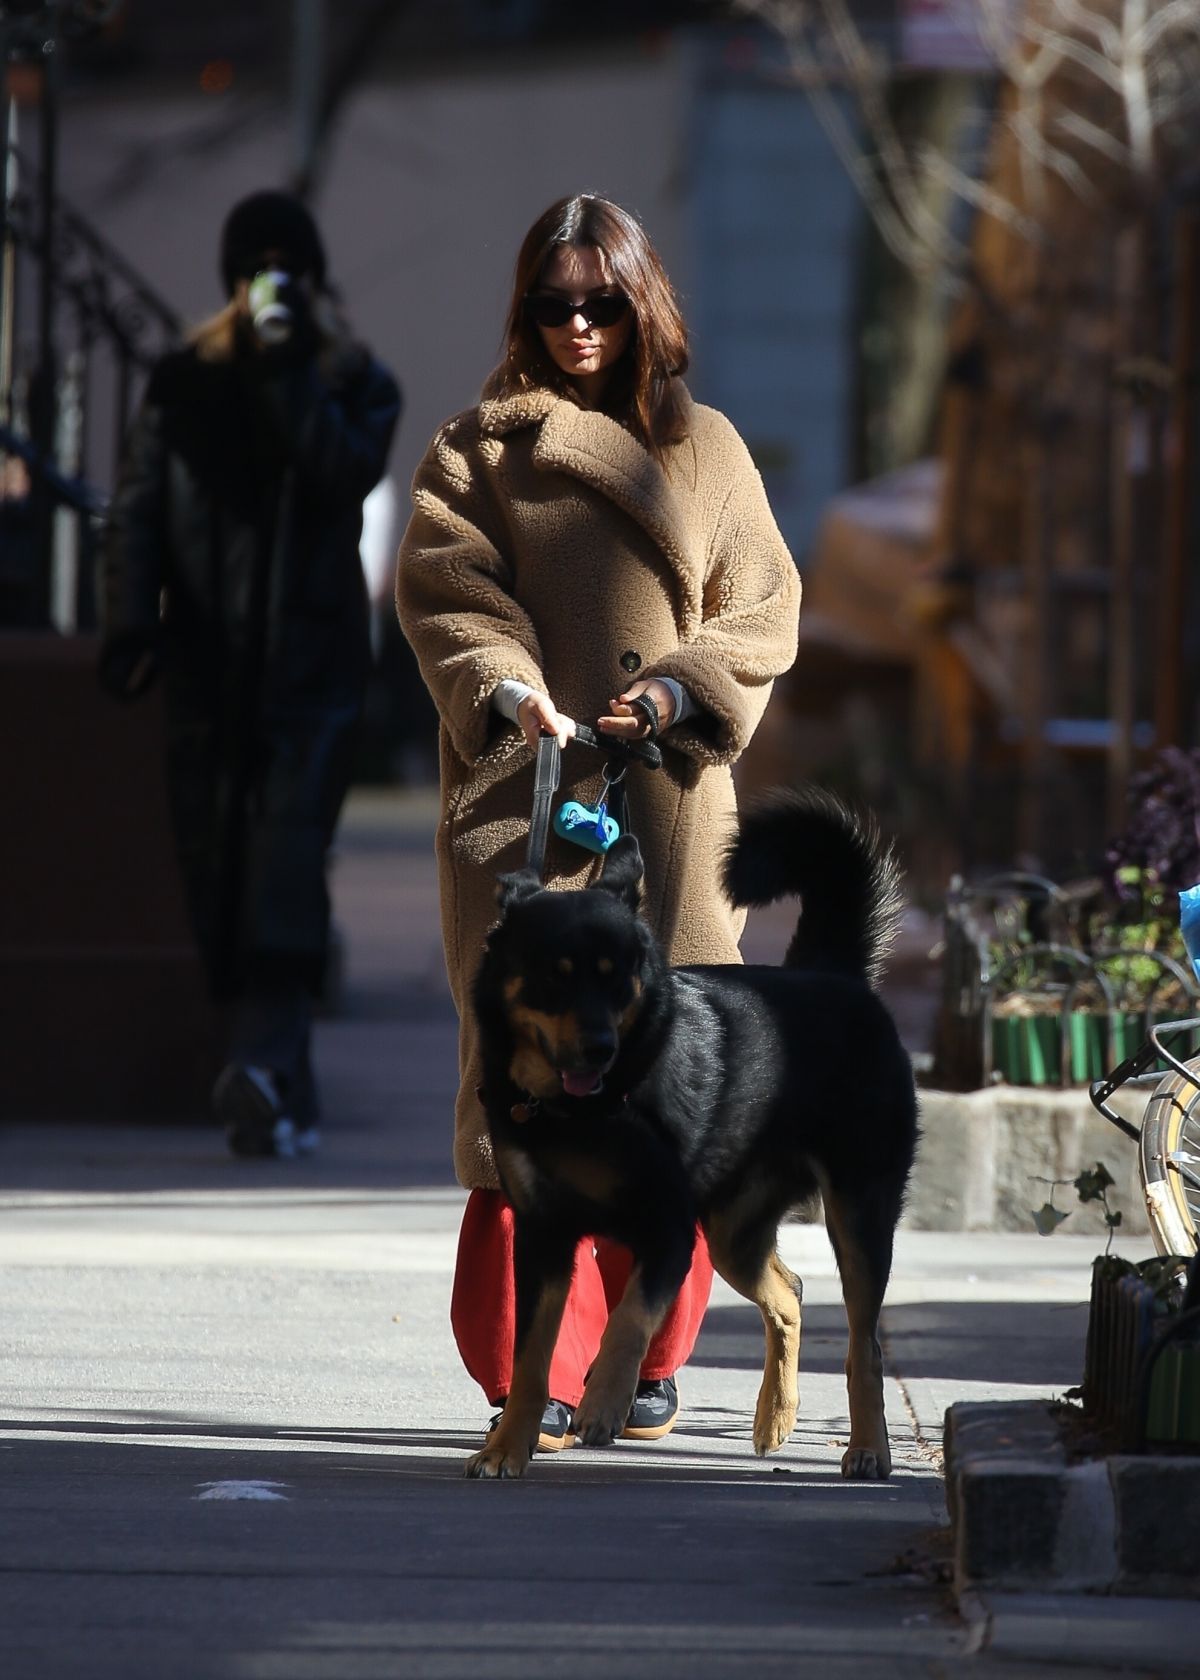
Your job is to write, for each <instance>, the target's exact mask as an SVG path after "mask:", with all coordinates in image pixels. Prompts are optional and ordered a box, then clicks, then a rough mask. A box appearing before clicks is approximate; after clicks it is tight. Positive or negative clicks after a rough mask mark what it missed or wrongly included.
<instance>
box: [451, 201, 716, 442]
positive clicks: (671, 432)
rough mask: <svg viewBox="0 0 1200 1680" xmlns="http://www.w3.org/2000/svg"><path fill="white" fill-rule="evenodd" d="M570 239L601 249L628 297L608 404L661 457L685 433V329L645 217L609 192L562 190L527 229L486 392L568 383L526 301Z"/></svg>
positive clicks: (615, 280) (612, 276)
mask: <svg viewBox="0 0 1200 1680" xmlns="http://www.w3.org/2000/svg"><path fill="white" fill-rule="evenodd" d="M564 245H567V246H589V245H590V246H594V247H595V248H596V249H597V250H598V251H600V252H601V253H602V254H603V256H604V260H605V266H606V268H607V271H608V275H609V277H610V279H611V280H612V283H613V284H614V285H615V286H619V287H620V288H621V290H622V291H623V292H624V293H625V296H626V297H627V298H628V299H629V302H630V305H631V307H632V309H633V313H634V330H633V332H632V333H631V334H630V339H629V346H628V348H627V349H626V351H625V353H624V355H623V356H622V358H621V360H620V362H618V364H617V366H616V367H615V368H614V369H613V377H612V380H611V381H610V383H609V386H608V388H607V390H606V391H605V400H604V404H603V407H604V409H605V411H606V412H607V413H609V414H611V415H612V416H613V418H614V419H617V420H620V421H621V422H622V424H624V425H625V426H627V427H628V428H629V430H630V431H631V432H632V433H633V435H634V436H635V437H636V438H637V439H638V440H639V442H640V443H642V444H643V445H644V446H645V448H646V449H648V450H649V451H650V453H651V454H652V455H654V456H656V457H661V455H662V452H663V450H664V448H665V447H666V446H667V444H670V443H677V442H679V440H680V438H682V437H683V436H684V435H685V434H686V431H687V421H686V413H685V407H684V397H683V392H682V390H681V388H680V385H679V383H678V381H679V376H680V375H681V374H683V373H685V372H686V371H687V365H688V339H687V328H686V326H685V325H684V322H683V316H682V315H681V314H680V312H679V304H678V302H677V301H676V297H675V293H674V290H673V289H672V286H671V282H670V281H669V280H668V279H667V274H666V270H665V269H664V268H663V265H662V263H661V261H660V260H659V256H658V253H657V251H655V249H654V247H653V245H651V243H650V241H649V239H648V238H647V236H646V233H645V231H644V229H643V228H642V226H641V224H640V222H638V221H637V220H636V219H635V218H634V217H633V216H631V215H630V214H629V212H628V210H622V208H621V206H620V205H619V204H614V203H613V202H612V201H611V199H607V198H597V197H596V196H595V195H594V194H592V193H577V194H576V195H575V196H574V197H573V198H560V199H559V200H558V202H557V203H555V204H552V205H551V206H550V208H549V209H548V210H546V211H544V212H543V214H542V215H540V216H539V217H538V219H537V221H536V222H534V224H533V226H532V227H531V228H530V230H529V232H528V233H527V234H526V235H525V238H524V240H523V241H522V244H521V249H520V251H519V252H518V254H517V266H516V272H515V274H514V276H513V291H512V299H511V302H510V303H509V307H508V319H507V320H506V322H505V327H504V335H505V353H504V360H503V361H502V362H501V363H500V365H499V367H497V368H496V370H495V372H494V373H493V374H492V375H491V377H490V378H489V380H488V382H487V384H486V385H485V387H484V391H485V393H486V394H487V395H488V396H489V397H506V396H512V395H513V394H514V393H516V392H517V391H525V390H529V389H530V388H531V387H533V386H538V385H549V386H550V387H552V388H555V389H558V390H562V391H567V390H568V389H570V388H571V383H570V380H569V378H568V376H567V375H566V374H565V373H563V372H562V371H561V370H560V369H559V368H558V367H556V365H555V363H554V362H553V360H552V359H551V357H550V356H548V355H547V353H546V348H545V346H544V344H543V343H542V337H541V334H540V333H539V331H538V329H537V327H535V326H534V325H533V323H532V322H531V321H529V320H528V319H527V317H526V314H525V299H526V298H527V297H528V295H529V293H530V292H531V291H534V290H535V289H536V287H537V284H538V281H539V280H540V278H541V276H542V273H543V272H544V270H545V268H546V264H547V263H548V262H549V260H550V258H551V257H552V256H553V255H554V253H555V251H556V250H558V249H559V248H560V247H562V246H564Z"/></svg>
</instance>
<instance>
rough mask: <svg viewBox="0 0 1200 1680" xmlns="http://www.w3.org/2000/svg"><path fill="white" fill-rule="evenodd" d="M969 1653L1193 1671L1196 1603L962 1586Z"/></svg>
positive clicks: (1197, 1660) (1199, 1616) (1199, 1625)
mask: <svg viewBox="0 0 1200 1680" xmlns="http://www.w3.org/2000/svg"><path fill="white" fill-rule="evenodd" d="M958 1607H959V1611H960V1613H961V1615H962V1618H963V1620H964V1622H965V1623H966V1624H967V1627H968V1628H969V1630H970V1645H969V1654H970V1655H972V1656H979V1655H982V1654H983V1653H987V1655H989V1656H992V1657H1009V1658H1012V1659H1015V1660H1017V1661H1020V1660H1022V1659H1025V1660H1027V1661H1035V1662H1050V1663H1069V1664H1071V1665H1073V1666H1074V1667H1075V1671H1076V1672H1077V1671H1078V1669H1077V1665H1080V1664H1083V1663H1088V1664H1093V1665H1095V1667H1096V1668H1097V1669H1103V1670H1104V1671H1105V1672H1109V1671H1111V1670H1112V1669H1114V1668H1117V1667H1119V1668H1120V1669H1121V1671H1122V1672H1128V1671H1132V1672H1135V1673H1139V1674H1141V1673H1145V1672H1146V1671H1147V1670H1150V1671H1151V1672H1153V1673H1155V1674H1158V1673H1161V1672H1162V1671H1163V1670H1164V1669H1169V1670H1172V1671H1177V1672H1179V1673H1181V1674H1195V1672H1196V1670H1197V1667H1200V1605H1196V1604H1188V1603H1182V1602H1180V1601H1179V1600H1177V1599H1162V1598H1089V1599H1087V1600H1086V1601H1084V1600H1081V1599H1080V1598H1079V1597H1078V1595H1068V1594H1065V1593H999V1592H974V1591H969V1592H965V1593H963V1594H962V1595H961V1596H960V1598H959V1606H958Z"/></svg>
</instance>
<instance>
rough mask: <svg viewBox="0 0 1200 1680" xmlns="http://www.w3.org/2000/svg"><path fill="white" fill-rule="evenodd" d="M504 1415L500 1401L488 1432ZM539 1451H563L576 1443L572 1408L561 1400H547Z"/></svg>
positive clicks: (489, 1431) (489, 1432) (502, 1403)
mask: <svg viewBox="0 0 1200 1680" xmlns="http://www.w3.org/2000/svg"><path fill="white" fill-rule="evenodd" d="M503 1416H504V1402H503V1401H501V1402H500V1410H499V1411H498V1412H497V1413H496V1415H495V1417H494V1418H492V1419H491V1421H490V1422H489V1424H488V1426H487V1430H486V1433H487V1434H488V1435H490V1434H491V1433H492V1431H493V1430H494V1429H495V1428H496V1427H497V1425H498V1424H499V1422H500V1419H501V1418H502V1417H503ZM537 1444H538V1451H539V1452H561V1451H562V1449H563V1448H564V1447H571V1446H574V1444H575V1437H574V1435H573V1434H572V1433H571V1408H570V1406H568V1405H565V1404H564V1402H563V1401H561V1400H547V1402H546V1410H545V1411H544V1412H543V1413H542V1427H541V1431H540V1433H539V1434H538V1443H537Z"/></svg>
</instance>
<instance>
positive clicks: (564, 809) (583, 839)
mask: <svg viewBox="0 0 1200 1680" xmlns="http://www.w3.org/2000/svg"><path fill="white" fill-rule="evenodd" d="M554 832H555V834H559V835H561V836H562V838H563V839H564V840H573V841H574V842H575V844H576V845H577V846H585V847H586V848H587V850H588V851H589V852H601V853H603V852H606V851H607V850H608V848H609V847H610V846H611V845H612V843H613V841H614V840H615V839H616V838H617V836H618V835H619V834H620V832H621V830H620V827H619V825H618V823H617V819H616V818H615V817H610V816H609V814H608V804H607V802H606V801H605V800H603V799H602V800H601V801H600V803H599V804H598V805H584V804H581V803H580V801H579V800H577V799H568V800H567V801H566V802H565V803H564V804H562V805H560V806H559V808H558V810H557V811H556V812H555V813H554Z"/></svg>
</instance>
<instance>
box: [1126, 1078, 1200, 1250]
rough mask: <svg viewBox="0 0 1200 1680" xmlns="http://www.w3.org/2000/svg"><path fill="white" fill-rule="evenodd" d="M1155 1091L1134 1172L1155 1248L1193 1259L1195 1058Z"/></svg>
mask: <svg viewBox="0 0 1200 1680" xmlns="http://www.w3.org/2000/svg"><path fill="white" fill-rule="evenodd" d="M1183 1065H1184V1066H1185V1067H1186V1068H1187V1070H1188V1072H1187V1075H1186V1076H1185V1075H1184V1074H1182V1073H1178V1072H1175V1073H1169V1074H1167V1075H1166V1076H1165V1078H1163V1079H1161V1080H1160V1081H1159V1083H1158V1084H1157V1085H1156V1086H1155V1087H1154V1094H1153V1095H1152V1096H1151V1098H1150V1101H1149V1102H1148V1103H1147V1105H1146V1116H1145V1119H1144V1120H1143V1121H1142V1136H1141V1142H1140V1145H1139V1147H1138V1167H1139V1170H1140V1172H1141V1175H1142V1189H1143V1191H1144V1192H1145V1197H1146V1210H1147V1212H1148V1213H1149V1215H1150V1228H1151V1231H1152V1232H1153V1235H1154V1246H1155V1247H1156V1248H1157V1250H1158V1252H1159V1253H1160V1254H1194V1253H1195V1252H1196V1250H1197V1249H1198V1248H1200V1188H1197V1186H1196V1185H1194V1184H1191V1183H1189V1182H1188V1178H1187V1177H1185V1175H1184V1173H1183V1172H1181V1171H1180V1168H1184V1169H1187V1171H1188V1172H1189V1173H1190V1174H1191V1176H1192V1177H1193V1178H1197V1179H1200V1056H1197V1057H1195V1058H1194V1059H1193V1060H1191V1061H1189V1062H1185V1063H1184V1064H1183Z"/></svg>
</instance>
